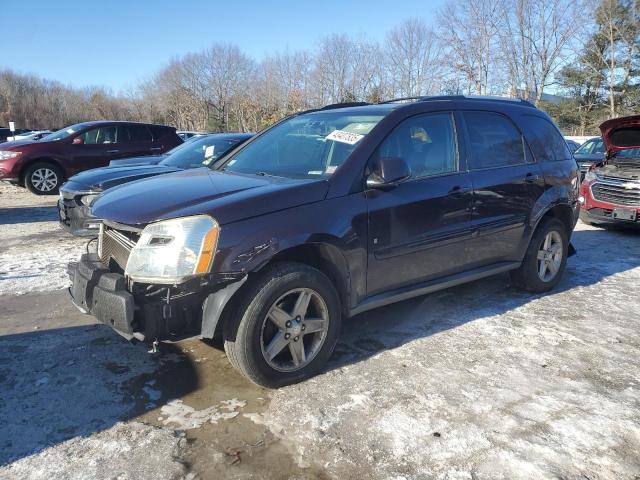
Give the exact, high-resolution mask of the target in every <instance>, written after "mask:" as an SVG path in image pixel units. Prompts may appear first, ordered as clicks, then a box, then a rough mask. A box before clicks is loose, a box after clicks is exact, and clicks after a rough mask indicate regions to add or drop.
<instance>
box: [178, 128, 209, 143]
mask: <svg viewBox="0 0 640 480" xmlns="http://www.w3.org/2000/svg"><path fill="white" fill-rule="evenodd" d="M176 133H177V134H178V136H179V137H180V138H181V139H182V140H184V141H187V140H189V139H190V138H193V137H200V136H202V135H206V133H205V132H190V131H186V130H179V131H178V132H176Z"/></svg>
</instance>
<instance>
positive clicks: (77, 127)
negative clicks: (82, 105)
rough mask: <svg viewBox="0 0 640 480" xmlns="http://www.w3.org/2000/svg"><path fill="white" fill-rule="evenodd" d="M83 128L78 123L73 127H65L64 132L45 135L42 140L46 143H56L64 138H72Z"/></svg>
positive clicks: (59, 131)
mask: <svg viewBox="0 0 640 480" xmlns="http://www.w3.org/2000/svg"><path fill="white" fill-rule="evenodd" d="M80 128H82V124H80V123H78V124H76V125H71V126H70V127H65V128H63V129H62V130H58V131H57V132H53V133H50V134H49V135H45V136H44V137H42V138H41V140H44V141H45V142H54V141H56V140H62V139H63V138H67V137H70V136H71V135H73V134H74V133H76V132H77V131H79V130H80Z"/></svg>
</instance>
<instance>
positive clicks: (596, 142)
mask: <svg viewBox="0 0 640 480" xmlns="http://www.w3.org/2000/svg"><path fill="white" fill-rule="evenodd" d="M604 151H605V146H604V142H603V141H602V138H601V137H593V138H590V139H589V140H587V141H586V142H584V143H583V144H582V145H580V148H578V149H577V150H576V151H575V152H573V158H575V159H576V162H578V165H579V166H580V181H582V180H583V179H584V176H585V175H586V173H587V171H588V170H589V168H590V167H591V165H593V164H594V163H596V162H600V161H602V160H604Z"/></svg>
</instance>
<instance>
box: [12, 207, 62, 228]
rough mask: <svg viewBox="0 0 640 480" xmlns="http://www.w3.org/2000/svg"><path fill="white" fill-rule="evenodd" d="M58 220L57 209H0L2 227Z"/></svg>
mask: <svg viewBox="0 0 640 480" xmlns="http://www.w3.org/2000/svg"><path fill="white" fill-rule="evenodd" d="M57 220H58V210H57V207H55V206H52V207H14V208H0V225H15V224H17V223H37V222H53V221H57Z"/></svg>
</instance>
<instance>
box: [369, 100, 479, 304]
mask: <svg viewBox="0 0 640 480" xmlns="http://www.w3.org/2000/svg"><path fill="white" fill-rule="evenodd" d="M460 147H461V143H460V138H459V136H458V134H457V129H456V124H455V121H454V115H453V114H452V113H451V112H435V113H428V114H422V115H417V116H414V117H410V118H408V119H406V120H404V121H402V122H401V123H400V124H399V125H398V126H397V127H396V128H395V129H394V130H393V132H392V133H391V134H390V135H389V136H387V138H386V139H385V140H384V141H383V142H382V143H381V145H380V146H379V147H378V149H377V151H376V153H375V155H380V156H388V157H401V158H403V159H404V160H405V161H406V162H407V163H408V164H409V166H410V168H411V172H412V174H411V178H410V179H408V180H406V181H404V182H402V183H400V184H399V185H397V186H396V187H395V188H393V189H392V190H388V191H382V190H376V189H371V190H367V191H366V197H367V202H368V209H369V242H368V243H369V244H368V248H369V262H368V268H367V292H368V294H369V295H374V294H376V293H380V292H382V291H385V290H391V289H394V288H400V287H403V286H405V285H410V284H412V283H417V282H420V281H423V280H428V279H432V278H437V277H441V276H444V275H447V274H451V273H455V272H458V271H460V270H461V269H462V268H463V267H464V265H465V263H466V247H467V243H468V242H469V240H470V239H471V227H470V220H471V206H472V200H473V192H472V184H471V175H470V174H469V173H468V172H467V171H466V166H465V165H464V161H463V159H464V155H463V154H461V148H460Z"/></svg>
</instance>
